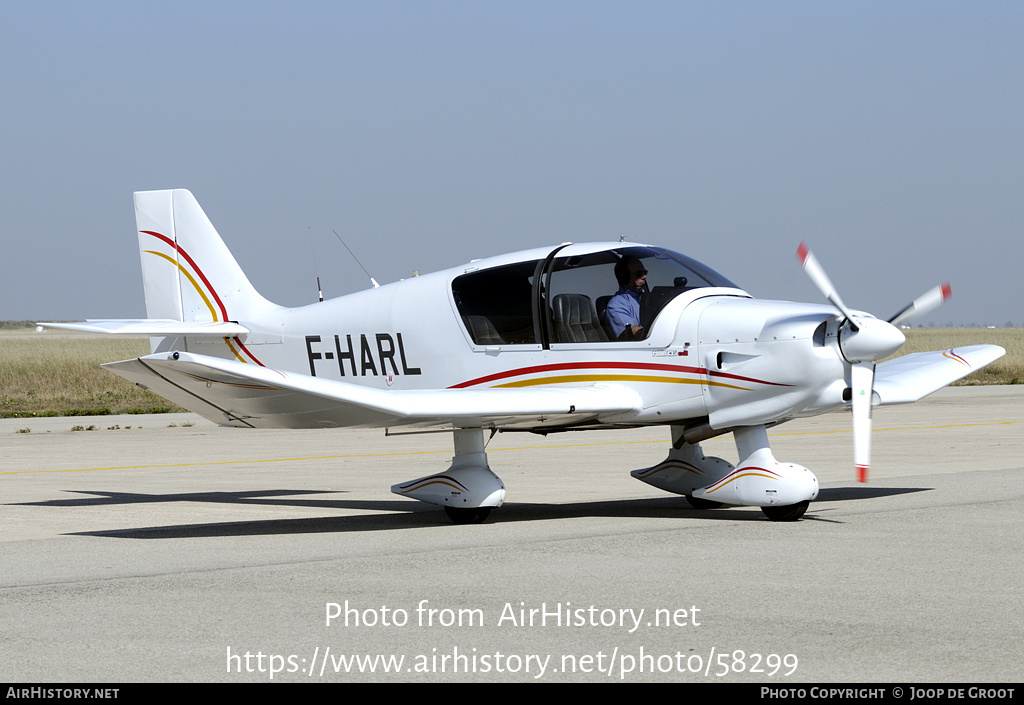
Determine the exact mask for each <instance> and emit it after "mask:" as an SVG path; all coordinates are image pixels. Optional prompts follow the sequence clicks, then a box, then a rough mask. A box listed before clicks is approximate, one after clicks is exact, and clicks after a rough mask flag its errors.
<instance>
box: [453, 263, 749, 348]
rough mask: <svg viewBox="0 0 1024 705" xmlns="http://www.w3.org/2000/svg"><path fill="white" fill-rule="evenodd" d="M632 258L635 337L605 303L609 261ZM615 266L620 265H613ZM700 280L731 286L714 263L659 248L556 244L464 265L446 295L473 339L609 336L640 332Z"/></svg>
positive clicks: (508, 341)
mask: <svg viewBox="0 0 1024 705" xmlns="http://www.w3.org/2000/svg"><path fill="white" fill-rule="evenodd" d="M629 258H635V259H636V260H638V261H639V262H640V264H642V265H643V268H644V269H645V270H646V272H647V286H646V290H645V291H643V292H641V295H640V307H639V308H640V310H639V321H638V325H639V326H640V327H641V330H640V331H638V332H637V333H636V336H635V337H632V336H628V337H623V336H622V335H618V336H617V335H615V334H614V332H613V329H612V326H611V325H610V323H609V321H608V317H607V314H606V308H607V306H608V302H609V301H610V300H611V299H612V297H613V296H615V294H616V292H618V291H619V288H620V285H619V282H618V280H617V278H616V273H615V265H616V264H617V263H619V262H621V261H624V260H627V261H628V259H629ZM620 271H621V268H620ZM700 287H729V288H736V285H735V284H733V283H732V282H731V281H729V280H728V279H726V278H725V277H723V276H722V275H721V274H719V273H718V272H716V271H714V270H713V269H711V268H709V267H706V266H705V265H703V264H701V263H700V262H697V261H696V260H693V259H691V258H689V257H686V256H685V255H681V254H679V253H677V252H672V251H670V250H665V249H662V248H659V247H648V246H641V245H623V246H622V247H610V248H603V249H599V250H593V249H592V248H586V247H584V246H572V245H563V246H561V247H558V248H556V249H555V250H553V251H552V252H550V253H549V254H548V256H547V257H546V258H543V259H531V260H527V261H522V262H516V263H513V264H505V265H499V266H496V267H490V268H486V269H481V270H479V271H475V272H469V273H466V274H463V275H461V276H458V277H456V278H455V279H454V280H453V281H452V295H453V296H454V299H455V305H456V306H457V307H458V310H459V314H460V315H461V316H462V320H463V322H464V323H465V325H466V329H467V331H468V332H469V335H470V337H471V338H472V339H473V342H474V343H476V344H477V345H525V344H533V345H537V344H541V345H544V346H545V347H546V346H547V345H548V344H550V343H584V342H593V343H601V342H611V341H614V340H617V339H618V340H622V339H642V338H644V337H646V336H647V334H648V331H649V330H650V327H651V325H652V324H653V322H654V320H655V319H656V318H657V316H658V314H659V313H660V312H661V310H662V309H663V308H664V307H665V305H666V304H667V303H668V302H669V301H671V300H672V299H674V298H675V297H676V296H678V295H680V294H682V293H684V292H686V291H690V290H691V289H696V288H700Z"/></svg>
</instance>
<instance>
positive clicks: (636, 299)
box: [604, 288, 640, 339]
mask: <svg viewBox="0 0 1024 705" xmlns="http://www.w3.org/2000/svg"><path fill="white" fill-rule="evenodd" d="M604 318H605V320H606V321H607V322H608V325H609V326H610V327H611V329H612V335H613V337H614V338H616V339H618V337H619V336H620V335H622V331H624V330H625V329H626V326H638V325H640V294H638V293H637V292H635V291H630V290H629V289H626V288H620V289H619V290H618V291H617V292H615V296H613V297H612V298H610V299H608V306H607V307H606V308H605V310H604Z"/></svg>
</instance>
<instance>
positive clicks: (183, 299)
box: [135, 189, 268, 323]
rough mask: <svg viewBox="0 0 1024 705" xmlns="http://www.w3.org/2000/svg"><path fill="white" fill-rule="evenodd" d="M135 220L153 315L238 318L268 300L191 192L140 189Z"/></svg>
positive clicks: (148, 305)
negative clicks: (244, 270)
mask: <svg viewBox="0 0 1024 705" xmlns="http://www.w3.org/2000/svg"><path fill="white" fill-rule="evenodd" d="M135 222H136V225H137V228H138V231H139V254H140V256H141V257H142V280H143V284H144V286H145V290H146V316H147V317H148V318H151V319H170V320H175V321H184V322H200V323H202V322H208V321H209V322H217V321H221V322H223V321H238V320H240V319H244V318H247V317H249V316H250V315H251V314H252V313H254V312H255V311H254V309H256V308H257V307H260V306H264V305H266V304H267V303H268V302H267V301H266V299H264V298H263V297H262V296H260V295H259V293H257V291H256V290H255V289H254V288H253V286H252V284H250V283H249V280H248V279H247V278H246V276H245V274H244V273H243V272H242V269H241V267H239V266H238V263H237V262H236V261H235V258H234V257H233V256H232V255H231V252H230V251H228V248H227V246H226V245H225V244H224V241H223V240H221V238H220V235H218V234H217V231H216V229H215V228H214V227H213V224H212V223H210V219H209V218H207V217H206V213H204V212H203V209H202V208H200V206H199V203H197V202H196V199H195V197H193V196H192V194H191V193H190V192H188V191H186V190H184V189H174V190H170V191H140V192H137V193H136V194H135Z"/></svg>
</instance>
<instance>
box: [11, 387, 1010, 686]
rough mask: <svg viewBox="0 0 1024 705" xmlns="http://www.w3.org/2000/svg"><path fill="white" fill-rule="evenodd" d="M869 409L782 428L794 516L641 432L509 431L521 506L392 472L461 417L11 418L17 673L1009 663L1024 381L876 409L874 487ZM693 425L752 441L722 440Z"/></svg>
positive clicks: (437, 453)
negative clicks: (677, 481)
mask: <svg viewBox="0 0 1024 705" xmlns="http://www.w3.org/2000/svg"><path fill="white" fill-rule="evenodd" d="M850 426H851V419H850V417H849V415H848V414H832V415H827V416H823V417H818V418H814V419H807V420H799V421H794V422H790V423H787V424H784V425H782V426H779V427H777V428H775V429H773V430H772V431H771V432H770V438H771V441H772V448H773V451H774V452H775V455H776V457H777V458H779V459H780V460H786V461H792V462H796V463H799V464H802V465H805V466H807V467H809V468H811V469H812V470H813V471H814V472H815V473H816V474H817V476H818V478H819V481H820V482H821V486H822V491H821V496H820V498H819V500H818V501H817V502H814V503H813V504H812V505H811V508H810V510H809V511H808V512H807V514H806V515H805V517H804V519H803V520H801V521H799V522H797V523H774V522H770V521H768V520H767V519H766V518H765V517H764V516H763V515H762V513H761V512H760V511H759V510H758V509H756V508H733V509H719V510H712V511H702V510H695V509H692V508H690V507H689V506H688V504H687V503H686V500H685V499H683V498H681V497H676V496H673V495H668V494H665V493H662V492H659V491H658V490H655V489H654V488H651V487H648V486H647V485H644V484H642V483H640V482H638V481H636V480H634V479H632V478H631V477H629V471H630V470H632V469H635V468H639V467H645V466H649V465H652V464H654V463H656V462H658V461H659V460H661V459H662V458H663V457H664V456H665V454H666V451H667V448H668V431H667V429H638V430H631V431H607V432H586V433H566V434H557V435H551V436H548V437H547V438H543V437H538V436H533V435H530V434H498V435H497V436H495V437H494V438H493V439H492V440H491V442H490V445H489V446H488V457H489V460H490V464H491V467H492V469H494V471H495V472H496V473H497V474H498V475H499V476H500V477H501V478H502V479H503V480H504V482H505V485H506V487H507V490H508V499H507V503H506V505H505V506H504V507H502V508H501V509H499V510H495V511H494V512H492V514H491V518H490V519H489V520H488V522H487V523H485V524H483V525H477V526H453V525H451V524H450V523H449V522H448V520H447V518H446V517H445V515H444V513H443V512H442V511H440V510H437V509H435V508H432V507H430V506H427V505H423V504H421V503H419V502H415V501H410V500H404V499H401V498H399V497H397V496H395V495H392V494H391V493H390V491H389V488H390V486H391V485H392V484H394V483H396V482H400V481H405V480H410V479H413V478H416V477H420V476H423V475H426V474H429V473H432V472H436V471H439V470H442V469H444V468H445V467H446V466H447V463H448V462H449V459H450V456H451V455H452V447H451V436H450V434H430V435H415V436H400V437H392V438H385V437H384V433H383V431H380V430H374V431H362V430H360V431H348V430H322V431H247V430H239V429H230V428H219V427H216V426H213V425H212V424H210V423H208V422H206V421H203V420H201V419H199V418H198V417H195V416H192V415H160V416H132V417H128V416H122V417H96V418H58V419H12V420H3V421H0V459H2V464H0V634H2V638H0V643H2V645H3V648H2V651H0V674H2V680H4V681H9V682H33V683H38V682H71V681H78V682H86V681H87V682H136V681H143V682H146V681H189V682H211V681H223V682H261V681H270V680H273V681H290V682H322V681H381V682H442V681H478V682H528V681H538V682H556V681H580V682H603V681H609V682H619V681H625V682H647V681H674V682H685V683H691V682H719V681H720V682H733V681H745V682H750V681H756V682H763V683H766V684H777V685H792V684H794V683H811V682H818V683H821V682H854V681H856V682H884V683H895V684H900V683H903V684H909V683H922V682H1013V681H1020V680H1021V678H1022V675H1024V665H1022V656H1024V648H1022V647H1024V643H1022V642H1024V638H1022V635H1024V594H1022V593H1024V588H1022V585H1024V573H1022V559H1021V538H1022V533H1024V532H1022V528H1021V527H1022V523H1021V517H1022V516H1024V514H1022V510H1024V387H959V388H955V389H946V390H942V391H940V392H938V393H937V394H935V395H933V396H932V397H929V398H928V399H925V400H923V401H921V402H919V403H917V404H913V405H910V406H905V407H886V408H877V409H875V412H874V426H875V434H874V438H873V441H874V443H873V453H872V468H871V477H870V478H869V482H868V484H866V485H859V484H857V483H856V482H855V481H854V469H853V460H852V457H853V450H852V434H851V431H850ZM74 427H79V428H81V430H72V429H73V428H74ZM90 428H92V430H88V429H90ZM704 448H705V451H706V452H708V453H709V454H712V455H719V456H721V457H724V458H726V459H728V460H730V461H731V462H735V460H736V457H735V456H736V453H735V448H734V446H733V444H732V439H731V437H728V436H727V437H725V438H721V439H713V440H711V441H708V442H706V443H705V444H704ZM328 614H336V616H335V617H334V618H333V619H331V620H330V623H328ZM346 622H347V623H346ZM352 657H357V658H358V659H360V660H358V661H353V660H351V659H352Z"/></svg>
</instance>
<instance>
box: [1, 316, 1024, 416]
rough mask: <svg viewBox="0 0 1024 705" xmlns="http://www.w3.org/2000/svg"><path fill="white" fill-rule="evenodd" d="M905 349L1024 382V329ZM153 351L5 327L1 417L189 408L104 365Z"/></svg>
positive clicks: (920, 336)
mask: <svg viewBox="0 0 1024 705" xmlns="http://www.w3.org/2000/svg"><path fill="white" fill-rule="evenodd" d="M905 332H906V334H907V344H906V345H904V346H903V349H902V350H900V354H901V355H903V354H906V353H911V352H921V351H924V350H944V349H948V348H952V347H958V346H962V345H974V344H977V343H995V344H996V345H1001V346H1002V347H1004V348H1005V349H1006V353H1007V354H1006V356H1005V357H1003V358H1001V359H999V360H997V361H996V362H994V363H992V364H991V365H989V366H988V367H986V368H985V369H983V370H981V371H980V372H976V373H975V374H973V375H971V376H969V377H967V378H965V379H964V380H961V381H960V382H959V383H958V384H1022V383H1024V328H912V329H909V330H907V331H905ZM148 353H149V340H148V339H147V338H119V337H115V336H89V335H76V334H74V333H60V332H56V331H48V332H45V333H36V332H34V329H32V328H20V329H17V328H15V329H6V330H0V417H7V418H10V417H22V416H25V417H28V416H81V415H102V414H124V413H158V412H164V411H183V410H182V409H180V408H178V407H176V406H173V405H171V404H169V403H168V402H167V401H165V400H164V399H162V398H160V397H158V396H157V395H155V394H153V393H152V392H147V391H144V390H142V389H140V388H139V387H136V386H135V385H133V384H131V383H129V382H127V381H126V380H123V379H121V378H120V377H118V376H117V375H114V374H112V373H110V372H107V371H106V370H104V369H102V368H101V367H100V363H103V362H111V361H114V360H126V359H128V358H132V357H138V356H140V355H145V354H148Z"/></svg>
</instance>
